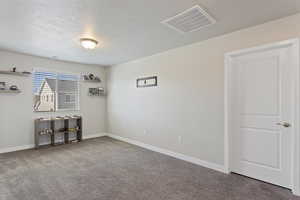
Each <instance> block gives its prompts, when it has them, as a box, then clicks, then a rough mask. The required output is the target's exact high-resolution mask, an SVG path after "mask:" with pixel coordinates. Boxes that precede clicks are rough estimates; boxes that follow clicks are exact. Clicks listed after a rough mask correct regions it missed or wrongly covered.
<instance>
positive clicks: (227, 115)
mask: <svg viewBox="0 0 300 200" xmlns="http://www.w3.org/2000/svg"><path fill="white" fill-rule="evenodd" d="M299 43H300V40H299V39H298V38H297V39H290V40H286V41H282V42H276V43H273V44H268V45H263V46H259V47H254V48H248V49H243V50H238V51H234V52H230V53H226V54H225V74H224V75H225V77H224V85H225V87H224V129H225V132H224V168H225V172H226V173H230V172H231V167H230V166H231V163H230V162H231V158H232V155H231V150H232V148H231V147H232V145H231V143H232V137H233V135H232V131H231V130H232V117H231V116H232V109H231V106H230V105H231V102H232V99H231V94H232V91H231V88H232V85H231V84H232V60H233V58H235V57H237V56H241V55H244V54H248V53H252V52H253V53H254V52H261V51H265V50H272V49H278V48H284V47H291V48H292V54H293V55H292V58H293V59H292V60H293V66H292V70H293V87H292V90H293V91H294V95H293V96H294V97H293V101H294V102H293V105H292V109H293V111H294V113H293V119H292V121H291V123H292V125H293V126H292V130H291V133H292V136H291V142H292V144H291V155H292V156H291V157H292V158H291V173H292V174H291V179H292V180H291V182H292V188H291V189H292V192H293V194H295V195H298V196H300V133H299V125H300V123H299V120H300V117H299V116H300V105H299V104H300V96H299V95H300V85H299V84H300V81H299V79H300V75H299V73H300V62H299V59H300V51H299Z"/></svg>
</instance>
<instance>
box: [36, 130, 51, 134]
mask: <svg viewBox="0 0 300 200" xmlns="http://www.w3.org/2000/svg"><path fill="white" fill-rule="evenodd" d="M52 133H53V131H52V130H51V129H44V130H42V131H40V133H39V134H40V135H51V134H52Z"/></svg>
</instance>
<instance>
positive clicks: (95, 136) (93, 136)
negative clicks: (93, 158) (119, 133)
mask: <svg viewBox="0 0 300 200" xmlns="http://www.w3.org/2000/svg"><path fill="white" fill-rule="evenodd" d="M106 135H107V134H106V133H96V134H91V135H83V136H82V139H84V140H86V139H92V138H97V137H103V136H106Z"/></svg>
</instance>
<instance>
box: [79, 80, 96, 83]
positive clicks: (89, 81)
mask: <svg viewBox="0 0 300 200" xmlns="http://www.w3.org/2000/svg"><path fill="white" fill-rule="evenodd" d="M82 82H86V83H101V81H100V80H83V81H82Z"/></svg>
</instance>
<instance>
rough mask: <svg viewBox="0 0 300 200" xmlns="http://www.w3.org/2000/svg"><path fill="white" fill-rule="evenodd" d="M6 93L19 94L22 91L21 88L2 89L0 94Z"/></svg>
mask: <svg viewBox="0 0 300 200" xmlns="http://www.w3.org/2000/svg"><path fill="white" fill-rule="evenodd" d="M1 93H5V94H18V93H21V90H0V94H1Z"/></svg>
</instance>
